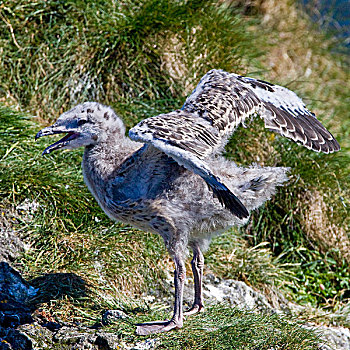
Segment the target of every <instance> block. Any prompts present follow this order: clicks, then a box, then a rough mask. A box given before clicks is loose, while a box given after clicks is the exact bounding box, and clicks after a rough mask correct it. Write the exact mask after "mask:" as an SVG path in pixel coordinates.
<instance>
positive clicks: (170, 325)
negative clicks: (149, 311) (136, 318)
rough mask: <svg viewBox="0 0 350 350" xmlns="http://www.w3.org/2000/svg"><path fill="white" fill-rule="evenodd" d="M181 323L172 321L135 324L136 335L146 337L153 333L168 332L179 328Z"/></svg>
mask: <svg viewBox="0 0 350 350" xmlns="http://www.w3.org/2000/svg"><path fill="white" fill-rule="evenodd" d="M181 327H182V323H179V322H175V321H174V320H170V321H168V320H166V321H154V322H145V323H139V324H137V328H136V334H138V335H148V334H154V333H163V332H168V331H170V330H172V329H174V328H181Z"/></svg>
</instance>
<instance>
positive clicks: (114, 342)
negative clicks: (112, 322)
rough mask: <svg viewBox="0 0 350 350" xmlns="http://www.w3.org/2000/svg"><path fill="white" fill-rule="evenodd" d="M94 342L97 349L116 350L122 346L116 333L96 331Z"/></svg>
mask: <svg viewBox="0 0 350 350" xmlns="http://www.w3.org/2000/svg"><path fill="white" fill-rule="evenodd" d="M95 344H96V345H97V346H98V348H99V350H116V349H123V348H124V347H123V345H121V343H120V339H119V337H118V336H117V335H115V334H113V333H106V332H102V331H99V332H97V338H96V341H95Z"/></svg>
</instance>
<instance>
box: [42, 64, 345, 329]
mask: <svg viewBox="0 0 350 350" xmlns="http://www.w3.org/2000/svg"><path fill="white" fill-rule="evenodd" d="M255 115H259V116H260V117H262V118H263V119H264V121H265V126H266V127H267V128H268V129H272V130H274V131H276V132H278V133H280V134H282V135H284V136H286V137H288V138H290V139H292V140H294V141H296V142H299V143H301V144H302V145H304V146H305V147H307V148H309V149H312V150H314V151H317V152H319V151H321V152H324V153H331V152H334V151H337V150H339V149H340V147H339V144H338V143H337V141H336V140H335V139H334V137H333V136H332V135H331V134H330V133H329V132H328V131H327V130H326V129H325V128H324V127H323V126H322V124H321V123H320V122H319V121H318V120H317V119H316V117H315V116H314V114H313V113H311V112H310V111H308V110H307V108H306V107H305V105H304V103H303V102H302V101H301V100H300V99H299V98H298V97H297V96H296V95H295V94H294V93H293V92H291V91H290V90H288V89H286V88H283V87H281V86H278V85H273V84H271V83H268V82H264V81H260V80H255V79H252V78H247V77H242V76H239V75H236V74H230V73H227V72H224V71H222V70H212V71H210V72H208V73H207V74H206V75H205V76H204V77H203V78H202V79H201V81H200V83H199V84H198V86H197V87H196V89H195V90H194V91H193V93H192V94H191V95H190V96H189V97H188V98H187V100H186V102H185V104H184V105H183V107H182V108H181V109H179V110H175V111H173V112H170V113H167V114H161V115H158V116H155V117H151V118H148V119H146V120H144V121H142V122H140V123H139V124H137V125H136V126H135V127H133V128H132V129H131V130H130V131H129V137H127V136H125V127H124V124H123V122H122V121H121V119H120V118H119V117H118V116H117V115H116V114H115V112H114V111H113V110H112V109H111V108H110V107H107V106H104V105H101V104H99V103H95V102H87V103H84V104H82V105H78V106H77V107H75V108H73V109H72V110H70V111H68V112H66V113H64V114H62V115H61V116H60V117H59V119H58V120H57V122H56V123H55V124H53V125H52V126H50V127H48V128H45V129H43V130H41V131H40V132H39V133H38V134H37V137H41V136H46V135H51V134H56V133H67V135H66V136H65V137H64V138H63V139H61V140H60V141H58V142H56V143H54V144H53V145H51V146H49V147H48V148H47V149H46V150H45V151H44V154H45V153H50V152H51V151H53V150H55V149H58V148H62V149H63V148H77V147H81V146H84V147H85V151H84V156H83V162H82V168H83V174H84V180H85V182H86V184H87V186H88V187H89V190H90V191H91V193H92V194H93V196H94V197H95V198H96V200H97V201H98V203H99V205H100V206H101V208H102V209H103V210H104V211H105V213H106V214H107V215H108V216H109V217H110V218H111V219H114V220H118V221H122V222H124V223H128V224H131V225H133V226H135V227H138V228H140V229H143V230H146V231H150V232H153V233H157V234H160V235H161V236H162V237H163V239H164V242H165V245H166V247H167V249H168V251H169V253H170V254H171V256H172V257H173V259H174V261H175V280H174V281H175V305H174V315H173V317H172V319H171V320H170V321H162V322H151V323H148V324H140V325H139V326H138V328H137V332H138V334H149V333H157V332H164V331H168V330H170V329H172V328H179V327H181V326H182V323H183V311H182V291H183V283H184V279H185V265H184V259H185V257H186V250H187V247H191V248H192V250H193V254H194V257H193V260H192V271H193V274H194V281H195V298H194V304H193V307H192V308H191V309H190V310H189V311H188V312H187V314H188V315H191V314H193V313H196V312H199V311H202V310H203V299H202V285H201V280H202V274H203V261H204V260H203V255H202V252H201V250H205V249H206V248H207V246H208V244H209V243H210V240H211V237H212V236H213V235H215V234H218V233H220V232H222V231H224V230H225V229H227V228H228V227H230V226H234V225H242V224H244V223H246V222H247V221H248V218H249V212H250V211H252V210H254V209H256V208H258V207H259V206H261V205H262V204H263V203H264V202H265V201H266V200H268V199H269V198H271V196H272V195H273V194H274V193H275V190H276V186H278V185H281V184H282V183H283V182H285V181H286V180H287V175H286V173H287V171H288V169H287V168H277V167H259V166H258V165H254V166H250V167H247V168H243V167H238V166H237V165H236V164H235V163H234V162H232V161H228V160H226V159H224V158H223V157H222V156H221V155H220V153H221V152H222V150H223V148H224V146H225V144H226V142H227V139H228V138H229V136H230V135H231V134H232V133H233V132H234V130H235V128H236V127H237V126H238V125H239V124H242V123H244V121H245V120H246V119H247V118H250V117H253V116H255Z"/></svg>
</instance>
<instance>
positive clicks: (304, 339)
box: [109, 304, 320, 350]
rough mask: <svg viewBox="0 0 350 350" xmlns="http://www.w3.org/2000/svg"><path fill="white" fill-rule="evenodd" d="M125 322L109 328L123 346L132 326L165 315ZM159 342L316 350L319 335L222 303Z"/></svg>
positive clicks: (173, 345)
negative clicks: (122, 342)
mask: <svg viewBox="0 0 350 350" xmlns="http://www.w3.org/2000/svg"><path fill="white" fill-rule="evenodd" d="M129 315H130V316H131V317H130V318H128V319H126V320H120V321H119V322H117V323H116V324H114V325H112V326H109V330H110V331H111V332H113V333H114V334H116V335H118V337H120V339H121V341H124V342H126V343H130V342H134V341H135V340H140V338H139V337H135V335H134V332H135V323H139V322H145V321H149V320H159V319H164V317H167V314H165V313H164V312H161V311H159V310H157V309H156V308H154V309H153V310H149V311H148V312H146V313H145V312H140V311H138V312H136V313H135V314H134V315H133V314H132V313H129ZM153 338H157V340H158V342H159V343H160V344H159V345H158V347H157V349H184V350H185V349H203V350H204V349H206V350H209V349H213V350H214V349H215V350H224V349H237V350H239V349H240V350H248V349H259V350H264V349H265V350H267V349H271V348H277V349H293V350H297V349H303V350H304V349H310V350H311V349H318V348H319V343H320V340H319V335H318V333H317V331H315V330H307V329H305V328H302V323H301V322H298V321H297V320H294V319H292V320H290V319H289V320H287V319H285V318H283V317H280V316H278V315H276V314H273V315H272V314H266V313H260V312H256V311H254V310H253V311H250V310H241V309H238V308H232V307H229V306H227V305H225V304H223V305H216V306H211V307H209V308H208V309H207V312H205V313H202V314H200V315H197V316H195V317H191V318H188V319H187V320H186V322H185V324H184V328H182V329H180V330H176V331H173V332H171V333H168V334H157V335H155V336H153Z"/></svg>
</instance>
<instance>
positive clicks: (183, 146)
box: [129, 110, 249, 219]
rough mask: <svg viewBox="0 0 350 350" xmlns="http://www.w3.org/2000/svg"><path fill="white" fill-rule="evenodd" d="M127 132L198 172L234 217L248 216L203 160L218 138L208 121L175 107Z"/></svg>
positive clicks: (216, 143)
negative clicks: (172, 110) (171, 110)
mask: <svg viewBox="0 0 350 350" xmlns="http://www.w3.org/2000/svg"><path fill="white" fill-rule="evenodd" d="M129 136H130V138H131V139H133V140H135V141H141V142H146V143H148V144H150V145H152V146H153V147H156V148H158V149H160V150H161V151H163V152H164V153H165V154H167V155H168V156H170V157H172V158H173V159H174V160H175V161H176V162H177V163H179V164H180V165H182V166H184V167H185V168H186V169H188V170H190V171H193V172H194V173H195V174H198V175H199V176H201V177H202V178H203V179H204V180H205V181H206V183H207V184H208V186H209V188H211V189H212V191H213V193H214V195H215V196H216V197H217V198H218V199H219V201H220V203H221V204H222V205H223V206H225V207H226V208H227V209H229V210H230V211H231V212H232V213H233V214H234V215H236V216H237V217H239V218H240V219H245V218H247V217H248V216H249V213H248V211H247V209H246V208H245V207H244V205H243V204H242V203H241V201H240V200H239V198H237V196H236V195H235V194H233V193H232V192H231V191H230V190H229V189H228V188H227V187H226V185H225V184H224V183H222V181H221V180H220V178H219V177H217V176H215V175H214V173H213V172H212V170H211V169H210V167H209V166H208V164H207V163H206V162H205V161H204V159H205V158H206V157H207V156H209V155H210V154H211V153H212V152H213V149H215V147H217V145H218V144H220V142H221V140H220V138H219V133H218V131H217V130H216V128H215V127H213V126H212V125H210V123H209V122H208V121H206V120H204V119H203V118H201V117H199V116H196V115H193V114H191V113H187V112H185V111H181V110H177V111H174V112H171V113H168V114H161V115H158V116H157V117H151V118H148V119H146V120H144V121H142V122H140V123H139V124H137V125H136V126H135V127H133V128H132V129H130V131H129Z"/></svg>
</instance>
